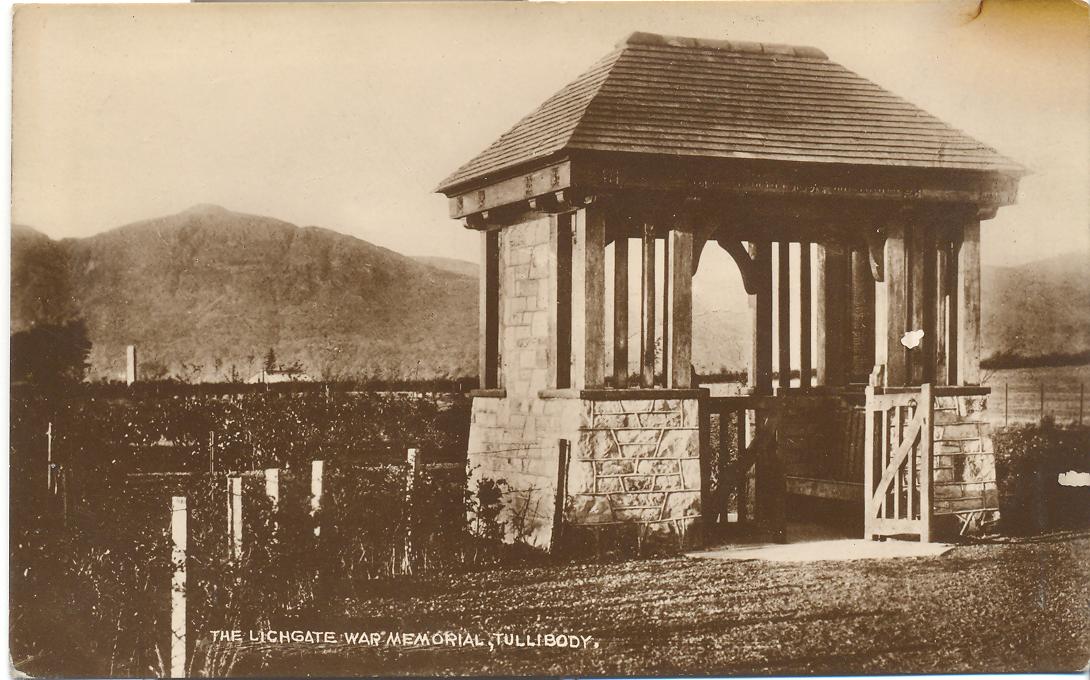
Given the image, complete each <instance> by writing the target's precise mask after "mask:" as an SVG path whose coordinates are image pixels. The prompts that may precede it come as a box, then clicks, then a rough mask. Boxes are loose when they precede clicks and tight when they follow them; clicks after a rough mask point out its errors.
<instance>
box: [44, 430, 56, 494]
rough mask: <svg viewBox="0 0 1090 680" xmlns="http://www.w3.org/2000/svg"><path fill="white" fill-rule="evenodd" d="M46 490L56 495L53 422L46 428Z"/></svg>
mask: <svg viewBox="0 0 1090 680" xmlns="http://www.w3.org/2000/svg"><path fill="white" fill-rule="evenodd" d="M45 488H46V491H52V492H53V493H54V494H55V493H56V489H54V488H53V421H49V425H48V426H47V427H46V428H45Z"/></svg>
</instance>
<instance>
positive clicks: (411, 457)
mask: <svg viewBox="0 0 1090 680" xmlns="http://www.w3.org/2000/svg"><path fill="white" fill-rule="evenodd" d="M405 463H406V469H405V519H406V521H405V551H404V553H402V558H401V571H402V572H403V573H405V574H411V573H413V562H414V561H415V555H414V546H413V520H414V518H415V513H414V512H413V511H414V509H415V508H414V505H413V500H414V499H413V495H414V493H415V490H416V478H417V477H418V476H419V475H420V458H419V456H417V450H416V449H409V450H408V451H407V452H406V454H405Z"/></svg>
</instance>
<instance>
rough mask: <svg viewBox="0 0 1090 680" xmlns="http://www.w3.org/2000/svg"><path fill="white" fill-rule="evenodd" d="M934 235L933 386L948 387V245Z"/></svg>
mask: <svg viewBox="0 0 1090 680" xmlns="http://www.w3.org/2000/svg"><path fill="white" fill-rule="evenodd" d="M941 239H942V237H941V235H940V234H939V233H936V235H935V253H934V258H935V384H936V385H948V384H950V383H949V380H950V373H949V371H950V362H949V361H948V360H947V357H946V355H947V352H948V350H949V347H950V345H949V342H950V338H949V329H950V290H949V288H950V283H949V280H948V274H949V268H950V263H949V260H948V257H949V252H948V250H949V244H948V243H946V242H944V241H942V240H941Z"/></svg>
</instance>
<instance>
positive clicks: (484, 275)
mask: <svg viewBox="0 0 1090 680" xmlns="http://www.w3.org/2000/svg"><path fill="white" fill-rule="evenodd" d="M501 279H502V272H501V271H500V232H499V231H483V232H481V282H480V302H479V308H478V313H479V314H480V334H481V335H480V339H479V344H478V352H479V359H478V360H479V363H480V368H479V370H480V374H481V377H480V386H481V389H495V388H499V387H501V380H500V339H501V334H500V309H499V301H500V285H501Z"/></svg>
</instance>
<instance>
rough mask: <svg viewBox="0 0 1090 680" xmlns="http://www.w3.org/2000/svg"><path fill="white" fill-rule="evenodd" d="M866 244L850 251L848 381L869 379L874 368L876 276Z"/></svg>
mask: <svg viewBox="0 0 1090 680" xmlns="http://www.w3.org/2000/svg"><path fill="white" fill-rule="evenodd" d="M869 257H870V256H869V253H868V252H867V250H866V245H863V246H862V248H855V249H853V250H852V254H851V265H850V266H851V303H850V308H851V312H850V325H851V333H850V335H849V337H850V339H851V361H850V362H849V366H850V368H849V370H848V379H849V382H866V381H867V377H868V376H869V375H870V372H871V370H872V369H873V368H874V277H873V276H872V275H871V270H870V262H869V261H868V260H869Z"/></svg>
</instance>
